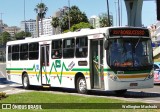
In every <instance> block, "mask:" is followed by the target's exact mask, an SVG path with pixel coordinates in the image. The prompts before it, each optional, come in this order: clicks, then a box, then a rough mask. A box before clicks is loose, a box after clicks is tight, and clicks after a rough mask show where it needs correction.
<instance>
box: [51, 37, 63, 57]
mask: <svg viewBox="0 0 160 112" xmlns="http://www.w3.org/2000/svg"><path fill="white" fill-rule="evenodd" d="M51 57H52V59H60V58H61V57H62V40H54V41H52V53H51Z"/></svg>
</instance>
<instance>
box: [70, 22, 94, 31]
mask: <svg viewBox="0 0 160 112" xmlns="http://www.w3.org/2000/svg"><path fill="white" fill-rule="evenodd" d="M83 28H91V29H93V27H92V26H91V24H90V23H85V22H80V23H78V24H75V25H73V26H72V27H71V29H70V31H76V30H78V29H83Z"/></svg>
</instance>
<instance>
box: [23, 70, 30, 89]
mask: <svg viewBox="0 0 160 112" xmlns="http://www.w3.org/2000/svg"><path fill="white" fill-rule="evenodd" d="M22 84H23V88H24V89H29V88H30V84H29V78H28V75H27V73H25V74H24V75H23V77H22Z"/></svg>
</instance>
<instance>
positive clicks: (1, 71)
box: [0, 63, 6, 78]
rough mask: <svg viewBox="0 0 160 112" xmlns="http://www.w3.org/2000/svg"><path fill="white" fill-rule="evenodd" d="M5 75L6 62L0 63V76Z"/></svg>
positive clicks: (3, 76)
mask: <svg viewBox="0 0 160 112" xmlns="http://www.w3.org/2000/svg"><path fill="white" fill-rule="evenodd" d="M5 77H6V64H5V63H0V78H5Z"/></svg>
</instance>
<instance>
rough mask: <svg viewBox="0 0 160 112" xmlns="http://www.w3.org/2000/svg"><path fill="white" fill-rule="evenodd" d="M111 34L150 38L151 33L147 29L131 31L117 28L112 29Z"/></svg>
mask: <svg viewBox="0 0 160 112" xmlns="http://www.w3.org/2000/svg"><path fill="white" fill-rule="evenodd" d="M109 34H110V36H111V37H113V36H147V37H149V31H148V30H147V29H129V28H123V29H120V28H117V29H110V30H109Z"/></svg>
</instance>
